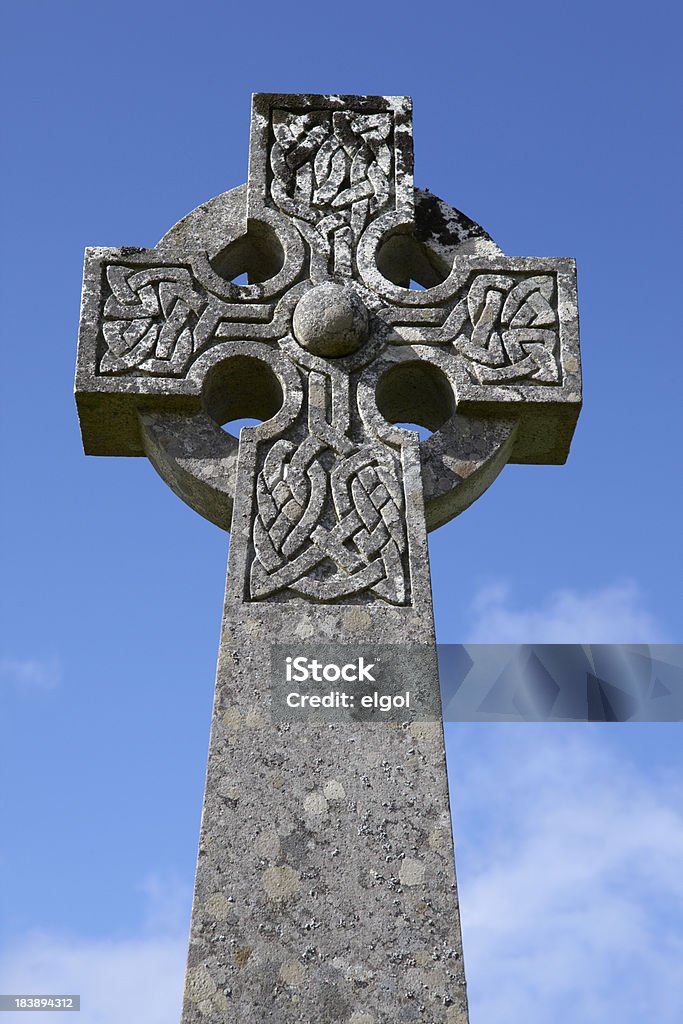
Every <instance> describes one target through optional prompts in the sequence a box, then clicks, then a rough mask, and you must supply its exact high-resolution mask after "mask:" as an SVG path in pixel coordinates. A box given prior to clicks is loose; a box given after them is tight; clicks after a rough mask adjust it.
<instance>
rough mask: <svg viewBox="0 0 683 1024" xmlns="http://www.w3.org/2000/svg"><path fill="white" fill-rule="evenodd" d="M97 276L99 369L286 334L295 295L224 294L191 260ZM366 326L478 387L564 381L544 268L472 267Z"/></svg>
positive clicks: (156, 368)
mask: <svg viewBox="0 0 683 1024" xmlns="http://www.w3.org/2000/svg"><path fill="white" fill-rule="evenodd" d="M498 262H500V261H498ZM103 275H104V287H103V289H102V298H101V308H100V316H99V319H100V322H101V330H102V339H101V345H100V348H101V353H100V357H99V361H98V366H97V372H98V373H99V374H100V375H117V376H118V375H124V374H131V373H133V374H135V375H140V376H160V377H164V376H168V377H183V376H184V375H185V374H186V372H187V370H188V369H189V367H190V366H191V364H192V363H193V361H194V360H195V359H196V357H197V356H199V355H200V354H201V353H203V352H204V351H206V350H207V349H208V348H210V347H211V346H212V345H214V344H220V343H223V342H224V341H226V340H228V339H231V338H233V339H235V338H254V339H258V340H264V341H265V340H273V341H275V340H277V339H283V340H284V339H286V338H288V337H289V331H290V330H291V315H292V310H293V308H294V304H293V303H291V302H290V303H287V302H286V300H285V301H282V300H281V301H280V303H279V305H278V306H277V308H276V307H275V305H274V304H273V303H272V302H261V303H258V302H257V303H254V302H247V301H244V302H227V301H225V300H224V299H222V298H220V297H219V296H218V295H216V294H215V293H214V292H212V291H210V290H209V289H208V288H207V287H206V286H205V285H203V284H202V283H201V282H200V280H198V278H197V275H196V274H195V273H194V272H193V270H192V268H191V266H147V267H139V266H130V265H125V264H122V263H106V264H105V265H104V267H103ZM374 324H375V328H374V332H373V333H374V338H375V343H376V341H377V337H378V325H379V324H383V325H386V326H387V327H388V328H389V329H390V333H389V334H388V335H387V336H386V338H385V341H386V343H394V344H404V343H407V344H414V343H419V344H421V345H436V346H439V347H440V348H441V349H442V350H445V351H448V352H450V353H451V354H452V356H453V357H454V359H455V360H456V361H457V363H458V364H459V365H461V366H462V367H463V368H464V369H465V371H466V373H467V377H468V378H469V379H470V380H471V381H472V382H473V383H474V384H477V385H489V384H493V385H497V386H499V385H505V384H506V383H514V382H518V381H524V382H525V383H527V384H531V385H534V384H538V385H541V386H548V385H561V384H562V382H563V373H562V359H561V338H560V329H561V324H560V317H559V293H558V281H557V274H555V273H552V272H551V273H540V274H539V273H533V272H530V273H524V274H522V273H519V272H517V273H515V272H512V273H489V272H486V271H474V272H472V273H470V274H469V275H467V281H466V283H464V284H463V283H462V282H459V283H458V285H457V286H454V288H453V291H452V294H450V295H447V296H446V298H445V299H444V300H442V302H441V303H440V304H439V306H434V307H430V306H421V307H418V308H416V307H414V306H409V307H402V306H399V305H391V306H384V307H382V308H380V309H378V310H377V312H376V314H375V319H374ZM385 333H386V332H385Z"/></svg>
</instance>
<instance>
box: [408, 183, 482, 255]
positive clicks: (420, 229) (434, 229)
mask: <svg viewBox="0 0 683 1024" xmlns="http://www.w3.org/2000/svg"><path fill="white" fill-rule="evenodd" d="M416 200H417V202H416V209H415V238H416V239H417V240H418V242H427V241H429V240H430V239H436V241H437V242H440V243H441V244H442V245H458V243H459V242H463V241H464V240H465V239H466V238H482V239H487V240H491V236H490V235H489V234H488V233H487V232H486V231H484V229H483V228H482V227H480V226H479V224H476V223H475V222H474V221H473V220H470V218H469V217H467V216H466V215H465V214H464V213H461V212H460V210H456V209H455V207H451V209H452V211H453V213H454V214H455V217H452V216H451V217H450V218H449V219H447V218H446V217H445V216H444V213H443V209H442V206H441V203H440V201H439V200H438V199H437V197H436V196H433V195H431V194H430V193H423V194H421V195H420V194H418V195H417V196H416Z"/></svg>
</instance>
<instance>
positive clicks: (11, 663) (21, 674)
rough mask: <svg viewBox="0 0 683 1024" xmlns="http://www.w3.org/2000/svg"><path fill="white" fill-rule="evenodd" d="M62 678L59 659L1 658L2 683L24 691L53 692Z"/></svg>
mask: <svg viewBox="0 0 683 1024" xmlns="http://www.w3.org/2000/svg"><path fill="white" fill-rule="evenodd" d="M61 678H62V665H61V662H60V660H59V658H0V682H1V683H5V684H9V685H11V686H15V687H17V688H19V689H24V690H52V689H54V688H55V687H56V686H58V685H59V683H60V682H61Z"/></svg>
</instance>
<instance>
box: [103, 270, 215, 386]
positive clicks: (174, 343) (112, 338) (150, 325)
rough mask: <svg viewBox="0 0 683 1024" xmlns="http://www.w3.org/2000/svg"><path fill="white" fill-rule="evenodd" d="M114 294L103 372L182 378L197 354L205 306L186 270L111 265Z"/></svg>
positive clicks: (108, 312)
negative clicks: (197, 332) (198, 330)
mask: <svg viewBox="0 0 683 1024" xmlns="http://www.w3.org/2000/svg"><path fill="white" fill-rule="evenodd" d="M107 281H108V283H109V287H110V288H111V295H110V296H109V298H108V299H107V301H106V303H105V306H104V321H103V324H102V332H103V334H104V340H105V342H106V344H107V351H106V352H105V353H104V355H103V356H102V359H101V362H100V372H101V373H125V372H126V371H127V370H131V369H134V368H137V369H140V370H145V371H147V372H148V373H161V374H170V375H180V374H182V373H183V371H184V370H185V368H186V366H187V364H188V363H189V361H190V359H191V358H192V355H193V353H194V350H195V339H194V329H195V327H196V324H197V321H198V319H199V316H200V314H201V313H202V312H203V311H204V309H205V308H206V304H207V302H206V296H205V295H201V294H199V293H198V292H197V291H195V288H194V281H193V279H192V275H191V274H190V272H189V271H188V270H185V269H184V268H183V267H152V268H150V269H148V270H133V269H130V268H128V267H123V266H111V265H110V266H108V267H107Z"/></svg>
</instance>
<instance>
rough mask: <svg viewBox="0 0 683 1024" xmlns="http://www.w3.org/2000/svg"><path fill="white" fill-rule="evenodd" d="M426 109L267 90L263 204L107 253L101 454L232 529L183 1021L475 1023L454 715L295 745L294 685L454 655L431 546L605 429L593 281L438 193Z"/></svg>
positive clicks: (90, 283)
mask: <svg viewBox="0 0 683 1024" xmlns="http://www.w3.org/2000/svg"><path fill="white" fill-rule="evenodd" d="M411 116H412V112H411V104H410V100H409V99H407V98H406V97H372V96H362V97H357V96H355V97H354V96H309V95H304V96H287V95H273V94H258V95H256V96H255V97H254V101H253V110H252V125H251V149H250V159H249V183H248V186H241V187H240V188H236V189H233V190H232V191H230V192H226V193H224V194H223V195H221V196H218V197H217V198H215V199H213V200H211V201H210V202H208V203H206V204H205V205H203V206H201V207H199V208H198V209H196V210H194V211H193V212H192V213H190V214H189V215H188V216H187V217H185V218H184V219H183V220H182V221H180V222H179V223H178V224H177V225H176V226H175V227H174V228H172V229H171V231H170V232H169V233H168V234H167V235H166V236H165V237H164V238H163V239H162V240H161V242H160V243H159V244H158V245H157V246H156V247H155V248H153V249H131V248H118V249H113V248H106V249H105V248H96V249H89V250H87V252H86V262H85V272H84V287H83V305H82V316H81V329H80V336H79V355H78V367H77V378H76V398H77V404H78V411H79V417H80V422H81V429H82V435H83V442H84V446H85V450H86V452H88V453H89V454H106V455H112V454H116V455H146V456H147V457H148V458H149V459H150V461H151V462H152V463H153V465H154V466H155V467H156V469H157V470H158V472H159V473H160V474H161V476H162V477H163V478H164V479H165V480H166V482H167V483H168V484H169V486H170V487H171V488H172V489H173V490H174V491H175V492H176V494H178V495H179V496H180V497H181V498H182V499H183V501H185V502H187V503H188V504H189V505H190V506H192V507H193V508H195V509H196V510H197V511H198V512H199V513H200V514H201V515H203V516H205V517H206V518H208V519H210V520H211V521H212V522H214V523H216V524H217V525H218V526H220V527H222V528H223V529H226V530H230V531H231V543H230V556H229V566H228V582H227V590H226V600H225V609H224V616H223V627H222V635H221V645H220V655H219V663H218V672H217V684H216V698H215V705H214V712H213V721H212V728H211V741H210V751H209V764H208V773H207V782H206V792H205V801H204V812H203V819H202V828H201V838H200V847H199V858H198V865H197V881H196V890H195V899H194V905H193V913H192V932H191V939H190V951H189V960H188V970H187V979H186V987H185V1000H184V1008H183V1018H182V1020H183V1024H199V1022H200V1021H202V1022H205V1024H228V1022H230V1024H233V1022H234V1024H241V1022H245V1024H246V1022H253V1021H258V1022H261V1021H274V1022H277V1024H290V1022H292V1024H293V1022H306V1024H310V1022H312V1021H316V1022H317V1021H322V1022H329V1024H336V1022H346V1024H417V1022H421V1024H466V1022H467V1019H468V1018H467V1000H466V994H465V979H464V969H463V959H462V944H461V938H460V925H459V916H458V903H457V892H456V884H455V875H454V865H453V851H452V841H451V824H450V813H449V803H448V790H447V782H446V768H445V756H444V746H443V729H442V724H441V721H440V718H439V719H438V720H435V718H434V716H433V715H432V719H431V720H429V719H428V720H424V719H423V720H418V719H416V718H410V716H407V717H406V718H405V719H404V720H401V721H395V722H394V723H393V724H392V723H390V722H389V721H384V720H378V721H376V722H371V723H368V722H359V721H351V720H349V721H343V722H336V721H335V722H332V721H324V720H322V721H320V720H313V719H310V720H304V719H302V720H301V721H294V722H287V723H285V722H282V721H281V720H279V719H278V718H277V717H276V716H275V715H274V714H273V700H272V698H273V694H272V691H271V680H270V670H269V654H270V650H271V645H273V644H287V643H293V642H296V643H306V642H311V643H321V642H323V643H324V642H326V641H330V642H331V641H334V642H335V643H347V644H349V645H353V644H354V643H359V644H360V643H362V644H368V643H370V644H372V643H382V644H390V645H391V644H394V645H397V646H399V647H400V648H401V649H402V650H404V651H405V656H406V659H408V658H409V657H410V653H411V651H414V650H415V647H416V645H419V646H420V647H421V649H423V650H426V651H428V652H432V653H433V651H434V627H433V615H432V603H431V588H430V579H429V563H428V552H427V540H426V536H427V530H428V529H433V528H435V527H438V526H440V525H441V524H442V523H445V522H447V521H448V520H449V519H451V518H453V516H455V515H457V514H458V513H460V512H461V511H462V510H463V509H464V508H466V507H467V506H468V505H469V504H471V503H472V502H473V501H474V500H475V499H476V498H477V497H478V496H479V495H480V494H481V493H482V492H483V491H484V490H485V489H486V488H487V487H488V486H489V485H490V484H491V483H492V481H493V480H494V479H495V477H496V476H497V474H498V473H499V472H500V471H501V469H502V468H503V466H504V465H505V464H506V463H507V462H527V463H534V462H535V463H540V462H546V463H561V462H563V461H564V460H565V459H566V457H567V454H568V451H569V443H570V440H571V436H572V433H573V430H574V426H575V423H576V419H577V416H578V412H579V409H580V402H581V382H580V363H579V342H578V312H577V302H576V279H575V268H574V264H573V261H572V260H570V259H564V258H561V259H558V258H548V259H546V258H530V257H508V256H505V255H504V254H503V253H502V252H501V251H500V249H498V247H497V246H496V245H495V243H494V242H493V241H492V240H491V238H489V236H488V235H487V234H486V232H484V231H483V229H482V228H480V227H479V226H478V225H477V224H475V223H474V222H473V221H471V220H469V218H467V217H465V216H464V215H463V214H461V213H460V212H459V211H457V210H455V209H453V208H452V207H450V206H448V205H447V204H446V203H444V202H443V201H442V200H440V199H438V198H437V197H436V196H433V195H431V194H430V193H429V192H423V191H420V190H417V189H415V188H414V185H413V147H412V120H411ZM241 275H247V279H248V283H246V284H244V283H237V282H236V280H235V279H238V278H240V277H241ZM247 416H251V417H255V418H257V419H259V420H262V421H263V422H262V423H261V425H260V426H257V427H250V428H244V429H243V430H242V431H241V435H240V438H239V440H238V439H237V437H235V436H232V435H231V434H230V433H228V432H226V431H225V430H222V429H221V425H222V424H225V423H229V422H231V421H232V420H235V419H239V418H242V417H247ZM400 423H417V424H421V425H423V426H425V427H427V428H429V430H430V431H431V432H432V433H431V436H429V437H428V438H427V439H426V440H424V441H422V442H420V440H419V437H418V435H417V433H415V432H413V431H411V430H406V429H402V428H401V427H399V426H396V425H395V424H400ZM434 664H435V661H434ZM421 686H422V688H423V690H424V692H426V693H428V694H429V695H430V706H431V707H432V708H434V707H437V708H438V707H439V693H438V677H437V674H436V669H435V668H433V670H431V671H429V672H427V678H426V679H422V680H421Z"/></svg>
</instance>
